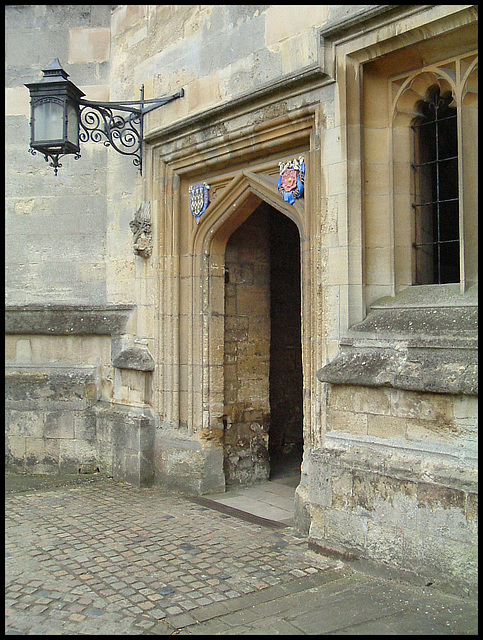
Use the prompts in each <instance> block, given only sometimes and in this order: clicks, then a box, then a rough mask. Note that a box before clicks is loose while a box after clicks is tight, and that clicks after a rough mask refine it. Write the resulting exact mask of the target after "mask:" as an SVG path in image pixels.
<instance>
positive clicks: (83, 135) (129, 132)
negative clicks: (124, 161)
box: [79, 104, 142, 167]
mask: <svg viewBox="0 0 483 640" xmlns="http://www.w3.org/2000/svg"><path fill="white" fill-rule="evenodd" d="M79 139H80V141H81V142H87V141H88V140H92V142H102V143H103V144H104V146H106V147H108V146H112V147H113V148H114V149H115V150H116V151H118V152H119V153H122V154H123V155H125V156H134V157H133V164H134V166H135V167H141V144H142V127H141V111H140V110H139V111H138V110H136V111H134V110H133V111H132V112H130V113H129V114H128V115H121V114H119V113H114V111H113V109H112V108H111V107H105V106H96V107H93V106H91V105H89V104H87V105H82V104H81V109H80V130H79Z"/></svg>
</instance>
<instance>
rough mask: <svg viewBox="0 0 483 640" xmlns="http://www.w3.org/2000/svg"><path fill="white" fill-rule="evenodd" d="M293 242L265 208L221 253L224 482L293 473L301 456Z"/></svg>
mask: <svg viewBox="0 0 483 640" xmlns="http://www.w3.org/2000/svg"><path fill="white" fill-rule="evenodd" d="M300 300H301V287H300V236H299V232H298V229H297V226H296V225H295V223H293V222H292V221H291V220H290V219H289V218H287V217H286V216H284V215H283V214H281V213H280V212H278V211H277V210H275V209H274V208H273V207H271V206H270V205H268V204H266V203H263V202H262V203H261V204H260V206H259V207H257V209H256V210H255V211H254V212H253V213H252V215H251V216H250V217H249V218H248V219H247V220H245V222H244V223H243V224H241V225H240V227H238V229H236V230H235V231H234V232H233V234H232V236H231V237H230V239H229V241H228V243H227V246H226V253H225V344H224V347H225V349H224V354H225V355H224V380H225V383H224V394H225V400H224V406H225V409H224V412H225V418H224V423H225V434H224V447H225V458H224V465H225V480H226V485H227V487H228V486H233V485H246V484H253V483H254V482H259V481H263V480H266V479H268V478H270V479H275V478H280V477H283V476H290V477H293V476H296V475H297V474H300V465H301V460H302V451H303V391H302V388H303V385H302V354H301V351H302V350H301V302H300Z"/></svg>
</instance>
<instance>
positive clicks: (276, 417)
mask: <svg viewBox="0 0 483 640" xmlns="http://www.w3.org/2000/svg"><path fill="white" fill-rule="evenodd" d="M269 228H270V428H269V456H270V478H271V479H273V478H275V477H279V476H281V475H293V474H294V473H295V474H296V473H299V472H300V465H301V462H302V453H303V377H302V342H301V289H300V236H299V232H298V229H297V226H296V225H295V223H293V222H292V221H291V220H290V219H289V218H287V217H286V216H284V215H283V214H281V213H279V212H278V211H276V210H275V209H273V208H271V207H270V211H269Z"/></svg>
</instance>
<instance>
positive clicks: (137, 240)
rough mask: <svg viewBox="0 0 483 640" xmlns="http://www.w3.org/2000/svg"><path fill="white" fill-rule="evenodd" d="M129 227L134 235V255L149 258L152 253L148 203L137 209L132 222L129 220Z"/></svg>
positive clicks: (149, 205)
mask: <svg viewBox="0 0 483 640" xmlns="http://www.w3.org/2000/svg"><path fill="white" fill-rule="evenodd" d="M129 226H130V227H131V231H132V232H133V234H134V245H133V250H134V253H135V254H136V255H138V256H141V257H142V258H149V256H150V255H151V253H152V252H153V236H152V232H151V203H150V202H144V203H143V204H142V205H141V206H140V207H139V209H138V210H137V211H136V215H135V216H134V220H131V222H130V223H129Z"/></svg>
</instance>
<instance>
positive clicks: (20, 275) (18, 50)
mask: <svg viewBox="0 0 483 640" xmlns="http://www.w3.org/2000/svg"><path fill="white" fill-rule="evenodd" d="M110 13H111V5H78V6H76V5H68V6H61V5H9V6H7V7H6V14H5V16H6V24H5V27H6V28H5V37H6V47H5V61H6V89H5V115H6V127H5V136H6V138H5V142H6V177H5V195H6V229H5V233H6V243H5V247H6V253H5V260H6V292H7V296H8V298H7V301H8V303H9V304H28V303H47V302H50V303H77V304H79V303H84V304H88V303H91V304H100V303H103V302H105V300H106V267H105V261H104V260H105V247H106V172H105V169H106V150H105V149H104V148H103V147H102V146H101V147H99V146H97V145H86V146H85V148H83V149H82V158H81V159H80V160H77V161H74V159H73V157H72V156H70V157H66V158H64V159H63V160H62V164H63V167H62V169H60V171H59V174H58V176H54V174H53V170H52V169H51V168H50V167H49V165H48V163H46V162H45V161H44V159H43V156H42V155H41V154H38V153H37V154H36V155H35V156H32V155H30V154H29V153H28V148H29V141H30V126H29V120H30V106H29V94H28V89H27V88H26V87H25V86H24V83H28V82H34V81H37V80H39V79H40V77H41V70H42V69H45V68H46V67H47V66H48V65H49V64H50V63H51V62H52V60H53V59H54V58H55V57H58V58H59V59H60V61H61V64H62V65H64V68H65V69H66V71H67V72H68V73H69V74H70V75H71V79H72V80H73V81H74V82H75V84H77V86H79V87H80V88H81V89H82V90H83V91H84V92H85V93H86V94H87V95H88V97H89V98H90V99H93V100H108V99H109V69H110V61H109V54H110Z"/></svg>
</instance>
